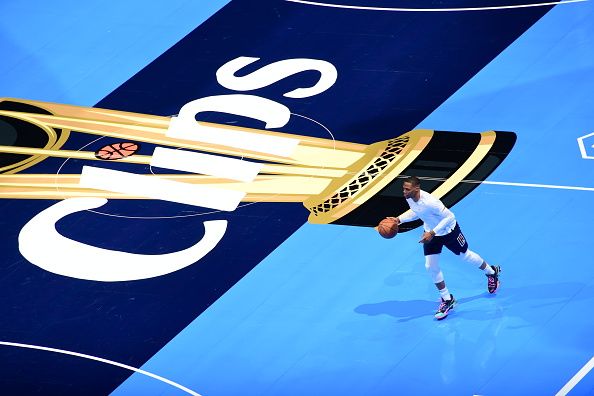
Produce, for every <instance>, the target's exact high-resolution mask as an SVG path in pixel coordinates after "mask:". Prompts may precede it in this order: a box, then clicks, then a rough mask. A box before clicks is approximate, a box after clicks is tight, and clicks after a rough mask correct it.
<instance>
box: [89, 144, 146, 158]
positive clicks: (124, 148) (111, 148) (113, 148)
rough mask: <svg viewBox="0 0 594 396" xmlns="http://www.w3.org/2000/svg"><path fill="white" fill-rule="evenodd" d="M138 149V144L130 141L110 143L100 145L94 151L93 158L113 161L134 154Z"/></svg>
mask: <svg viewBox="0 0 594 396" xmlns="http://www.w3.org/2000/svg"><path fill="white" fill-rule="evenodd" d="M139 149H140V145H138V144H137V143H132V142H120V143H112V144H108V145H107V146H103V147H101V148H100V149H99V150H97V151H96V152H95V158H98V159H102V160H107V161H114V160H119V159H122V158H126V157H129V156H131V155H134V154H135V153H136V152H137V151H138V150H139Z"/></svg>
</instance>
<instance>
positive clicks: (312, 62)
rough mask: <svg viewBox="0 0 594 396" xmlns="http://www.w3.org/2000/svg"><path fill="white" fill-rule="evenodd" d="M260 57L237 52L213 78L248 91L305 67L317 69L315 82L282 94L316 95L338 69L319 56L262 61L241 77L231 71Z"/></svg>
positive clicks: (235, 88) (229, 87)
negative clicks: (254, 69) (258, 67)
mask: <svg viewBox="0 0 594 396" xmlns="http://www.w3.org/2000/svg"><path fill="white" fill-rule="evenodd" d="M259 59H260V58H252V57H248V56H240V57H238V58H235V59H233V60H231V61H229V62H227V63H225V64H224V65H223V66H221V67H220V68H219V70H217V81H218V82H219V84H221V85H222V86H223V87H225V88H228V89H233V90H235V91H250V90H253V89H258V88H263V87H266V86H268V85H271V84H273V83H275V82H277V81H280V80H282V79H283V78H285V77H289V76H291V75H293V74H297V73H300V72H303V71H306V70H317V71H319V72H320V74H321V76H320V79H319V80H318V82H317V83H316V84H315V85H314V86H313V87H309V88H297V89H295V90H293V91H291V92H287V93H286V94H284V95H283V96H286V97H288V98H296V99H299V98H307V97H310V96H314V95H317V94H319V93H321V92H324V91H325V90H327V89H328V88H330V87H331V86H332V85H334V83H335V82H336V79H337V77H338V72H337V71H336V68H335V67H334V65H333V64H332V63H330V62H327V61H324V60H320V59H308V58H294V59H285V60H281V61H278V62H274V63H271V64H269V65H266V66H264V67H262V68H260V69H258V70H256V71H254V72H252V73H250V74H247V75H245V76H243V77H237V76H235V73H237V71H239V70H240V69H242V68H243V67H245V66H247V65H250V64H252V63H254V62H256V61H257V60H259Z"/></svg>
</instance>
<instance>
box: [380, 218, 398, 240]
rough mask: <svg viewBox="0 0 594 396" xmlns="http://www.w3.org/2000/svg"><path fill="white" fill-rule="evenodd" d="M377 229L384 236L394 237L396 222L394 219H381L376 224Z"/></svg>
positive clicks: (396, 227)
mask: <svg viewBox="0 0 594 396" xmlns="http://www.w3.org/2000/svg"><path fill="white" fill-rule="evenodd" d="M377 230H378V232H379V233H380V235H381V236H383V237H384V238H387V239H389V238H394V237H395V236H396V234H398V224H397V223H396V220H392V219H383V220H382V221H380V223H379V224H378V226H377Z"/></svg>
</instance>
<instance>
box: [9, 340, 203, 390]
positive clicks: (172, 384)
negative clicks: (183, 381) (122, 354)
mask: <svg viewBox="0 0 594 396" xmlns="http://www.w3.org/2000/svg"><path fill="white" fill-rule="evenodd" d="M0 345H5V346H12V347H18V348H28V349H37V350H40V351H46V352H55V353H61V354H64V355H70V356H76V357H81V358H85V359H89V360H95V361H97V362H101V363H107V364H111V365H112V366H117V367H121V368H125V369H127V370H130V371H134V372H136V373H139V374H144V375H146V376H147V377H151V378H154V379H156V380H159V381H161V382H164V383H166V384H169V385H171V386H173V387H176V388H178V389H180V390H182V391H184V392H186V393H188V394H190V395H193V396H201V395H200V394H199V393H196V392H194V391H193V390H191V389H188V388H186V387H185V386H182V385H180V384H178V383H177V382H173V381H171V380H168V379H167V378H163V377H161V376H160V375H157V374H153V373H149V372H148V371H144V370H141V369H139V368H136V367H132V366H128V365H127V364H123V363H118V362H114V361H113V360H108V359H103V358H100V357H96V356H92V355H86V354H84V353H78V352H72V351H67V350H64V349H57V348H48V347H44V346H39V345H31V344H21V343H18V342H8V341H0Z"/></svg>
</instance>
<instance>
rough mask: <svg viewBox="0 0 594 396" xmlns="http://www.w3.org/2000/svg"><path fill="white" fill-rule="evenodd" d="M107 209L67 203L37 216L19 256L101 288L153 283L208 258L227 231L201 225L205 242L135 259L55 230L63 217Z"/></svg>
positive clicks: (91, 201)
mask: <svg viewBox="0 0 594 396" xmlns="http://www.w3.org/2000/svg"><path fill="white" fill-rule="evenodd" d="M105 203H107V199H105V198H69V199H66V200H64V201H60V202H58V203H56V204H54V205H52V206H50V207H49V208H47V209H45V210H43V211H42V212H40V213H38V214H37V215H36V216H35V217H33V218H32V219H31V220H29V222H28V223H27V224H25V226H24V227H23V229H22V230H21V232H20V234H19V250H20V252H21V254H22V255H23V256H24V257H25V258H26V259H27V260H28V261H29V262H31V263H32V264H35V265H36V266H38V267H40V268H43V269H44V270H46V271H49V272H53V273H54V274H59V275H64V276H69V277H71V278H77V279H86V280H94V281H101V282H118V281H131V280H138V279H147V278H155V277H158V276H162V275H166V274H169V273H171V272H174V271H177V270H180V269H182V268H184V267H187V266H189V265H191V264H194V263H195V262H196V261H198V260H200V259H201V258H202V257H204V256H205V255H206V254H208V253H209V252H210V251H211V250H212V249H214V247H215V246H216V245H217V244H218V243H219V241H220V240H221V239H222V238H223V235H224V234H225V230H226V229H227V222H226V221H225V220H216V221H207V222H204V223H203V224H204V228H205V232H204V237H203V238H202V239H201V240H200V241H198V242H197V243H196V244H195V245H193V246H191V247H189V248H187V249H184V250H180V251H177V252H173V253H166V254H133V253H126V252H121V251H117V250H109V249H103V248H99V247H96V246H91V245H87V244H84V243H81V242H77V241H75V240H72V239H69V238H66V237H65V236H63V235H61V234H60V233H59V232H58V231H57V230H56V223H57V222H58V221H59V220H60V219H62V218H63V217H65V216H67V215H69V214H72V213H76V212H80V211H83V210H87V209H94V208H97V207H100V206H103V205H104V204H105Z"/></svg>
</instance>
